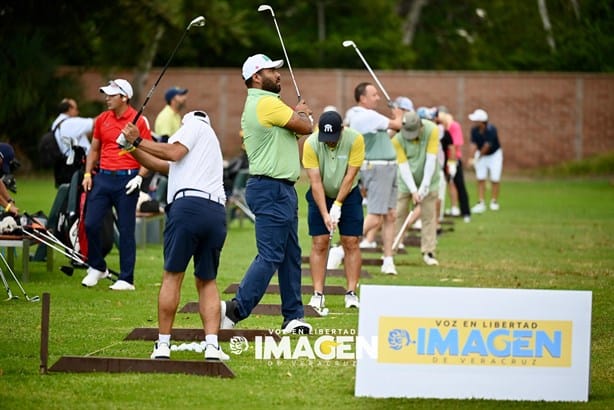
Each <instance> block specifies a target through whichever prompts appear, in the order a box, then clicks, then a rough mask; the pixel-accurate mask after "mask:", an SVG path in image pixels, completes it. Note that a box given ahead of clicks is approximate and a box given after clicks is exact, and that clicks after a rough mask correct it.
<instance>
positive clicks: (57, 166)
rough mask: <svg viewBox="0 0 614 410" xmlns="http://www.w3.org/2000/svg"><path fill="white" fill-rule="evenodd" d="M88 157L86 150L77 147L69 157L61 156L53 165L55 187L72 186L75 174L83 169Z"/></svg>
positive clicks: (73, 148) (74, 147)
mask: <svg viewBox="0 0 614 410" xmlns="http://www.w3.org/2000/svg"><path fill="white" fill-rule="evenodd" d="M86 157H87V154H86V153H85V149H84V148H83V147H81V146H78V145H77V146H73V147H72V151H71V153H70V154H69V156H68V157H65V156H64V155H61V156H60V157H59V158H57V159H56V160H55V162H54V164H53V176H54V178H55V186H56V187H59V186H60V185H62V184H70V182H71V179H72V177H73V175H74V173H75V172H76V171H79V170H80V169H82V167H83V164H84V163H85V158H86Z"/></svg>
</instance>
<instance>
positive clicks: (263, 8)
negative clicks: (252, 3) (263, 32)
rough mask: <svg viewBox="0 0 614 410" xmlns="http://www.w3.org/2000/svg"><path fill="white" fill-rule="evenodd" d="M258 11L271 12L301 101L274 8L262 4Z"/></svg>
mask: <svg viewBox="0 0 614 410" xmlns="http://www.w3.org/2000/svg"><path fill="white" fill-rule="evenodd" d="M258 11H270V12H271V16H273V23H275V28H276V29H277V35H278V36H279V41H280V42H281V49H282V50H283V52H284V57H286V63H288V70H290V77H292V82H293V83H294V88H295V89H296V96H297V97H298V100H299V101H301V92H300V91H299V90H298V85H297V84H296V79H295V78H294V72H293V71H292V65H291V64H290V59H289V58H288V53H287V52H286V46H285V45H284V39H283V37H282V36H281V32H280V31H279V26H278V25H277V19H276V18H275V12H274V11H273V8H272V7H271V6H269V5H268V4H261V5H260V6H258Z"/></svg>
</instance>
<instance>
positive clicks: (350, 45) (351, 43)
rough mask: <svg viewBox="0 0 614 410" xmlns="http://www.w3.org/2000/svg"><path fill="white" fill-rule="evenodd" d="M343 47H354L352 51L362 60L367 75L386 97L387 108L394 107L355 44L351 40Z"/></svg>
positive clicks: (344, 43) (346, 41)
mask: <svg viewBox="0 0 614 410" xmlns="http://www.w3.org/2000/svg"><path fill="white" fill-rule="evenodd" d="M343 47H354V50H356V54H358V57H360V59H361V60H362V62H363V64H364V65H365V67H367V70H369V73H370V74H371V77H373V80H375V83H376V84H377V85H378V87H379V88H380V90H382V93H383V94H384V97H386V100H387V101H388V106H389V107H394V103H393V102H392V100H391V99H390V96H389V95H388V93H387V92H386V89H385V88H384V86H383V85H382V83H380V81H379V79H378V78H377V76H376V75H375V73H374V72H373V70H372V69H371V66H370V65H369V63H367V60H365V58H364V57H363V55H362V53H361V52H360V50H359V49H358V47H357V46H356V43H354V42H353V41H352V40H345V41H344V42H343Z"/></svg>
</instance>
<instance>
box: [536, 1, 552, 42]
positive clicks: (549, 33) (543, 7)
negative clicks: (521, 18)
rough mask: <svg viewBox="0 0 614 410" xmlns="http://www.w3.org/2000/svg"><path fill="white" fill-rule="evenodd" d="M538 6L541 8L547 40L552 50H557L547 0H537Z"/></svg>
mask: <svg viewBox="0 0 614 410" xmlns="http://www.w3.org/2000/svg"><path fill="white" fill-rule="evenodd" d="M537 7H538V8H539V15H540V16H541V18H542V24H543V25H544V30H545V31H546V41H547V42H548V46H550V51H551V52H553V53H554V52H555V51H556V44H555V43H554V36H553V35H552V25H551V24H550V18H549V17H548V7H547V6H546V0H537Z"/></svg>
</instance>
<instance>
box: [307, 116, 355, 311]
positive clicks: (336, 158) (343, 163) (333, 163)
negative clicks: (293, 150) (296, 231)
mask: <svg viewBox="0 0 614 410" xmlns="http://www.w3.org/2000/svg"><path fill="white" fill-rule="evenodd" d="M342 123H343V119H342V118H341V115H339V113H337V112H336V111H327V112H325V113H323V114H322V115H321V116H320V122H319V124H318V131H317V132H314V133H313V134H311V136H309V138H307V140H306V141H305V143H304V145H303V166H304V167H305V169H306V170H307V175H308V176H309V182H310V184H311V188H310V189H309V191H307V194H306V196H305V197H306V199H307V203H308V204H309V212H308V215H307V220H308V223H309V235H311V237H312V245H311V254H310V255H309V264H310V267H311V277H312V279H313V290H314V293H313V296H312V297H311V300H310V301H309V305H310V306H312V307H313V308H314V309H316V310H321V309H323V308H324V280H325V268H326V252H327V249H328V248H329V241H330V240H331V238H330V236H331V235H330V234H329V233H332V232H333V229H334V228H335V227H336V226H337V225H339V233H340V234H341V245H342V246H343V252H344V255H345V263H344V266H345V276H346V278H347V292H346V294H345V307H346V308H350V307H354V308H358V306H359V301H358V296H357V295H356V286H357V285H358V278H359V276H360V268H361V265H362V258H361V256H360V248H359V247H358V244H359V242H360V236H361V235H362V226H363V222H364V220H363V211H362V195H360V189H359V188H358V171H359V170H360V166H361V165H362V162H363V161H364V159H365V143H364V139H363V137H362V134H359V133H358V131H354V130H352V129H350V128H345V129H344V128H343V125H342ZM342 211H343V212H342Z"/></svg>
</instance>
